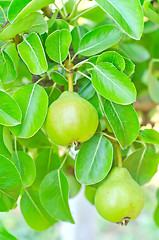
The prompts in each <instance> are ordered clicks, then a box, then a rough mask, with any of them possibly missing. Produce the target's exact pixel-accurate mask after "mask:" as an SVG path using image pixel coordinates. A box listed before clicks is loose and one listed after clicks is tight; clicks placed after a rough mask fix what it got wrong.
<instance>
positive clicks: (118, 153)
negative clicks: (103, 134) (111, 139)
mask: <svg viewBox="0 0 159 240" xmlns="http://www.w3.org/2000/svg"><path fill="white" fill-rule="evenodd" d="M114 146H115V148H116V151H117V158H118V167H122V165H123V161H122V155H121V149H120V145H119V143H118V142H116V143H115V144H114Z"/></svg>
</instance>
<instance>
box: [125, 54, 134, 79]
mask: <svg viewBox="0 0 159 240" xmlns="http://www.w3.org/2000/svg"><path fill="white" fill-rule="evenodd" d="M124 60H125V69H124V73H125V74H126V75H127V76H130V75H131V74H133V73H134V71H135V65H134V63H133V62H132V61H131V60H130V59H128V58H125V57H124Z"/></svg>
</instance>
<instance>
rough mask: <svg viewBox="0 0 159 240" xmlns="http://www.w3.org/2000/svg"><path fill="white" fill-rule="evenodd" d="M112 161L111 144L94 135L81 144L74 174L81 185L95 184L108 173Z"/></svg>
mask: <svg viewBox="0 0 159 240" xmlns="http://www.w3.org/2000/svg"><path fill="white" fill-rule="evenodd" d="M112 161H113V147H112V144H111V143H110V142H109V141H108V140H107V139H106V138H105V137H104V136H102V135H95V136H93V137H92V138H91V139H90V140H88V141H87V142H85V143H83V144H82V147H81V148H80V150H79V153H78V155H77V159H76V166H75V174H76V178H77V180H78V181H79V182H80V183H82V184H87V185H91V184H95V183H97V182H100V181H102V180H103V179H104V178H105V177H106V175H107V174H108V173H109V171H110V169H111V166H112Z"/></svg>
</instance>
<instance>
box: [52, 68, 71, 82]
mask: <svg viewBox="0 0 159 240" xmlns="http://www.w3.org/2000/svg"><path fill="white" fill-rule="evenodd" d="M52 80H53V81H54V82H55V83H57V84H59V85H62V86H67V85H68V81H67V79H66V78H65V77H64V76H63V75H62V74H60V73H59V72H55V71H54V72H53V73H52Z"/></svg>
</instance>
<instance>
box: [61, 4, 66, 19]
mask: <svg viewBox="0 0 159 240" xmlns="http://www.w3.org/2000/svg"><path fill="white" fill-rule="evenodd" d="M61 2H62V6H63V10H64V13H65V16H66V17H67V15H68V14H67V10H66V7H65V4H64V1H63V0H61Z"/></svg>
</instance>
